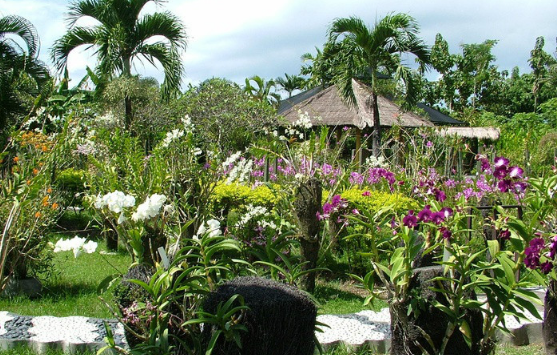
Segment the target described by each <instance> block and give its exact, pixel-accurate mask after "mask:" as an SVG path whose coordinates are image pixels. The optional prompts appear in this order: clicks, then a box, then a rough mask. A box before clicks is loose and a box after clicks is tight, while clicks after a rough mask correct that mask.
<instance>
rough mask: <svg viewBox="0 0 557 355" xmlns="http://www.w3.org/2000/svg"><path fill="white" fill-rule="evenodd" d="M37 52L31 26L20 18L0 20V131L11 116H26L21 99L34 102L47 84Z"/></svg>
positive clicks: (46, 73) (37, 38) (36, 40)
mask: <svg viewBox="0 0 557 355" xmlns="http://www.w3.org/2000/svg"><path fill="white" fill-rule="evenodd" d="M18 39H19V41H18ZM20 43H23V45H24V47H26V48H24V47H22V46H21V45H20ZM39 48H40V40H39V35H38V33H37V30H36V29H35V27H34V26H33V24H32V23H31V22H29V21H28V20H26V19H25V18H23V17H20V16H5V17H2V18H0V131H2V130H3V129H4V128H5V127H6V125H7V124H8V123H9V121H10V120H12V119H13V118H14V117H15V116H17V115H25V114H27V113H29V112H26V110H29V109H30V108H31V107H26V105H25V102H24V101H25V100H24V97H25V96H29V99H30V100H29V101H31V102H32V101H34V100H35V97H36V96H37V95H38V94H39V93H40V92H41V90H42V89H43V87H45V85H46V84H47V83H49V82H50V75H49V73H48V69H47V67H46V66H45V65H44V64H43V63H42V62H40V61H39V60H38V59H37V58H38V55H39Z"/></svg>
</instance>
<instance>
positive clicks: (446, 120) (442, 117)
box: [417, 103, 466, 126]
mask: <svg viewBox="0 0 557 355" xmlns="http://www.w3.org/2000/svg"><path fill="white" fill-rule="evenodd" d="M417 106H418V108H421V109H422V110H424V111H425V113H426V114H427V115H428V117H429V120H430V121H431V122H433V123H434V124H436V125H451V126H461V125H465V124H466V122H462V121H459V120H457V119H454V118H452V117H451V116H449V115H446V114H444V113H443V112H441V111H438V110H436V109H434V108H432V107H429V106H427V105H426V104H423V103H418V104H417Z"/></svg>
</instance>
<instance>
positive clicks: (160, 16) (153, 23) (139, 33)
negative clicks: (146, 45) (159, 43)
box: [133, 12, 187, 49]
mask: <svg viewBox="0 0 557 355" xmlns="http://www.w3.org/2000/svg"><path fill="white" fill-rule="evenodd" d="M133 35H134V37H135V38H136V41H137V42H138V43H139V42H143V41H145V40H147V39H149V38H151V37H154V36H162V37H164V38H165V39H166V40H168V41H169V42H170V43H171V44H172V45H173V46H176V47H178V48H180V49H185V48H186V45H187V36H186V32H185V28H184V25H183V24H182V22H181V20H180V19H179V18H178V17H176V16H175V15H173V14H171V13H170V12H156V13H153V14H148V15H145V16H143V17H142V18H141V19H140V20H139V21H138V22H137V26H136V28H135V32H134V34H133Z"/></svg>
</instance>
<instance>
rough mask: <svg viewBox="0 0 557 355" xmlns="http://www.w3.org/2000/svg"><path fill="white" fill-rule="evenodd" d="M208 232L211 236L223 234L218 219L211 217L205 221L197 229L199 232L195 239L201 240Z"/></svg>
mask: <svg viewBox="0 0 557 355" xmlns="http://www.w3.org/2000/svg"><path fill="white" fill-rule="evenodd" d="M205 234H207V235H208V236H209V237H218V236H219V235H221V234H222V232H221V231H220V222H219V221H217V220H216V219H210V220H208V221H206V222H203V223H202V224H201V225H200V226H199V229H198V230H197V234H196V235H194V236H193V239H196V240H199V238H200V237H203V236H204V235H205Z"/></svg>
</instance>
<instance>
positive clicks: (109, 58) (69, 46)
mask: <svg viewBox="0 0 557 355" xmlns="http://www.w3.org/2000/svg"><path fill="white" fill-rule="evenodd" d="M151 1H152V2H154V3H156V4H158V3H160V0H80V1H77V2H74V3H72V4H71V5H70V8H69V15H68V20H69V29H68V32H67V33H66V34H65V35H64V36H62V37H61V38H60V39H58V40H57V41H56V42H55V43H54V47H53V48H52V59H53V62H54V63H55V65H56V68H57V69H58V70H59V71H60V72H61V71H62V70H63V69H64V68H65V67H66V66H67V62H68V56H69V54H70V52H72V51H73V50H74V49H75V48H77V47H80V46H82V45H86V46H88V47H89V48H91V47H94V48H96V54H97V56H98V64H97V68H96V72H97V74H98V75H99V76H100V77H105V78H108V79H112V78H114V77H115V76H128V77H129V76H131V67H132V62H133V60H134V59H139V60H142V59H145V60H147V62H149V63H151V64H152V65H156V61H158V62H159V63H160V64H161V65H162V68H163V71H164V82H163V84H162V87H161V89H162V90H161V91H162V95H163V97H164V98H169V97H171V96H172V95H174V94H176V93H177V92H179V89H180V85H181V81H182V74H183V72H184V68H183V65H182V61H181V59H180V51H181V50H185V48H186V42H187V41H186V33H185V28H184V26H183V24H182V23H181V21H180V20H179V19H178V17H176V16H174V15H173V14H171V13H169V12H155V13H152V14H146V15H142V16H140V13H141V11H142V9H143V8H144V7H145V5H146V4H147V3H149V2H151ZM84 17H90V18H93V19H95V20H97V21H98V22H99V24H97V25H95V26H93V27H82V26H78V25H77V24H76V22H77V21H78V20H79V19H81V18H84ZM125 104H126V120H125V128H126V129H128V128H129V126H130V124H131V120H132V107H131V105H132V104H131V98H130V97H126V98H125Z"/></svg>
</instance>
